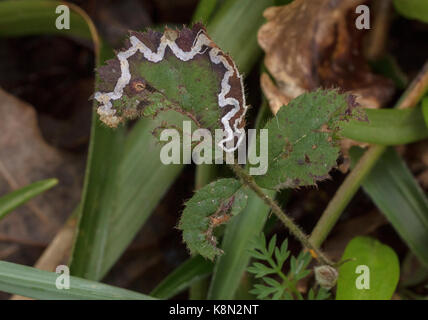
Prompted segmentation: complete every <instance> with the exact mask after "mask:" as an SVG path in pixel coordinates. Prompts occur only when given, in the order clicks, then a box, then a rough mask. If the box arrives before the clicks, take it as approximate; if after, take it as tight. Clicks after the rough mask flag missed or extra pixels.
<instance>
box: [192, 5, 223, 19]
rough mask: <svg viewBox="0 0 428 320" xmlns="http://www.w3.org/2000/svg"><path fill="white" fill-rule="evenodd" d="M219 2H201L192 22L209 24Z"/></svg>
mask: <svg viewBox="0 0 428 320" xmlns="http://www.w3.org/2000/svg"><path fill="white" fill-rule="evenodd" d="M219 2H220V1H219V0H200V1H199V3H198V6H197V8H196V10H195V13H194V14H193V18H192V21H193V22H203V23H207V22H208V21H209V19H210V17H211V16H212V15H213V13H214V11H215V9H216V7H217V6H218V5H219Z"/></svg>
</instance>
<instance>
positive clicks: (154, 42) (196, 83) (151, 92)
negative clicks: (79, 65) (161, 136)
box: [94, 24, 247, 150]
mask: <svg viewBox="0 0 428 320" xmlns="http://www.w3.org/2000/svg"><path fill="white" fill-rule="evenodd" d="M97 73H98V75H99V77H100V79H101V82H100V84H99V86H98V90H99V91H97V92H96V93H95V95H94V98H95V100H97V101H98V102H99V105H98V109H97V112H98V114H99V115H100V119H101V120H102V121H103V122H104V123H106V124H107V125H108V126H110V127H117V125H118V124H119V123H121V122H124V121H125V120H126V119H134V118H137V117H141V116H145V117H153V118H154V117H158V116H159V115H160V114H163V113H164V112H165V111H174V112H176V113H177V115H180V116H184V119H186V120H188V122H189V123H191V124H192V126H195V127H196V128H200V129H205V130H209V131H210V132H211V133H212V134H213V135H214V133H215V130H216V129H223V130H224V131H225V134H226V137H225V139H223V140H222V141H221V142H220V144H221V145H222V146H223V147H225V146H226V142H229V141H230V142H234V137H235V136H234V135H237V136H238V137H239V139H238V142H236V143H235V144H234V145H233V147H234V149H236V147H237V146H238V143H240V141H241V140H242V139H241V137H243V131H242V129H241V128H242V125H243V117H244V115H245V112H246V108H247V107H246V103H245V96H244V89H243V85H242V77H241V75H240V74H239V72H238V70H237V68H236V66H235V64H234V62H233V60H232V58H231V57H229V56H227V55H226V54H225V53H224V52H222V51H221V50H220V49H219V48H218V47H217V45H216V44H214V42H213V41H212V40H211V39H210V38H209V36H208V34H207V33H206V30H205V28H204V27H203V25H201V24H195V25H194V26H193V27H192V29H188V28H183V29H182V30H180V31H178V30H172V29H169V28H167V27H166V28H165V31H164V33H163V34H162V33H160V32H156V31H152V30H149V31H147V32H145V33H138V32H131V35H130V38H129V43H128V45H127V46H126V48H124V49H123V50H122V51H120V52H119V53H117V55H116V58H115V59H113V60H109V61H107V64H106V65H105V66H102V67H100V68H98V70H97ZM180 120H181V119H180ZM182 126H183V122H182V121H175V122H172V123H169V122H167V121H165V119H164V121H162V125H161V126H160V129H166V128H174V129H177V128H181V127H182ZM183 131H184V129H183ZM184 134H186V132H185V131H184V132H183V135H184ZM183 140H184V138H183ZM227 147H229V146H227ZM229 148H230V147H229ZM223 149H225V148H223ZM234 149H233V150H234ZM225 150H226V149H225Z"/></svg>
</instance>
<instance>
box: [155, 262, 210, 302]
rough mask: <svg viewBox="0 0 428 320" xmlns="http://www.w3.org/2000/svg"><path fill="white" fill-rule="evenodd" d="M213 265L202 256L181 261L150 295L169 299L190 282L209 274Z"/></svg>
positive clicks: (190, 283) (185, 287) (188, 285)
mask: <svg viewBox="0 0 428 320" xmlns="http://www.w3.org/2000/svg"><path fill="white" fill-rule="evenodd" d="M213 268H214V265H213V264H212V263H211V262H210V261H208V260H206V259H204V258H202V257H201V256H199V255H198V256H194V257H192V258H190V259H188V260H186V261H185V262H183V263H182V264H181V265H180V266H179V267H178V268H176V269H175V270H174V271H173V272H172V273H170V274H169V275H168V276H167V277H166V278H165V279H164V280H163V281H162V282H161V283H160V284H159V285H158V286H157V287H156V288H155V289H154V290H153V291H152V292H151V293H150V295H151V296H153V297H156V298H160V299H169V298H172V297H174V296H175V295H177V294H179V293H180V292H182V291H184V290H185V289H187V288H189V287H190V286H191V285H192V284H194V283H196V282H198V281H199V280H201V279H204V278H206V277H207V276H208V275H210V274H211V272H212V270H213Z"/></svg>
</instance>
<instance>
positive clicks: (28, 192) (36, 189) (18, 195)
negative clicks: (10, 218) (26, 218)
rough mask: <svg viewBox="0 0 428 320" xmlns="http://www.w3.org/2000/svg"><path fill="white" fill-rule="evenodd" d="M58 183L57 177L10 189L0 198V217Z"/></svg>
mask: <svg viewBox="0 0 428 320" xmlns="http://www.w3.org/2000/svg"><path fill="white" fill-rule="evenodd" d="M57 183H58V180H57V179H46V180H42V181H38V182H34V183H32V184H30V185H28V186H25V187H23V188H20V189H18V190H15V191H12V192H10V193H8V194H6V195H4V196H3V197H1V198H0V219H2V218H4V217H5V216H6V215H7V214H8V213H10V212H12V211H13V210H15V209H16V208H17V207H19V206H20V205H22V204H24V203H25V202H27V201H28V200H30V199H32V198H34V197H35V196H37V195H39V194H41V193H43V192H45V191H46V190H49V189H50V188H52V187H53V186H55V185H56V184H57Z"/></svg>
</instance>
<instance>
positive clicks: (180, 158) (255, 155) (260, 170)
mask: <svg viewBox="0 0 428 320" xmlns="http://www.w3.org/2000/svg"><path fill="white" fill-rule="evenodd" d="M257 131H258V132H259V134H258V135H257V137H256V132H257ZM224 136H225V134H224V131H223V130H221V129H216V130H215V133H214V137H213V136H212V133H211V132H210V131H209V130H208V129H196V130H194V131H193V132H192V127H191V121H183V127H182V128H177V129H175V128H168V129H163V130H162V131H161V133H160V137H159V139H160V141H161V142H164V145H163V146H162V148H161V151H160V160H161V162H162V163H163V164H166V165H169V164H190V163H192V162H193V163H195V164H197V165H199V164H233V163H234V161H235V158H234V157H235V156H234V153H233V152H224V150H223V149H222V148H221V147H220V146H219V144H221V143H220V142H221V141H222V140H223V139H224ZM233 143H234V141H230V142H228V144H229V145H228V144H226V146H227V147H232V145H233ZM268 145H269V144H268V130H267V129H260V130H256V129H249V130H247V132H246V133H245V138H244V139H243V141H242V143H241V144H240V145H239V147H238V150H237V153H238V156H237V162H238V163H239V164H246V163H247V161H248V164H249V165H250V166H249V167H250V168H249V173H250V174H251V175H263V174H265V173H266V172H267V169H268V158H269V157H268ZM247 151H248V152H247Z"/></svg>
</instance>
